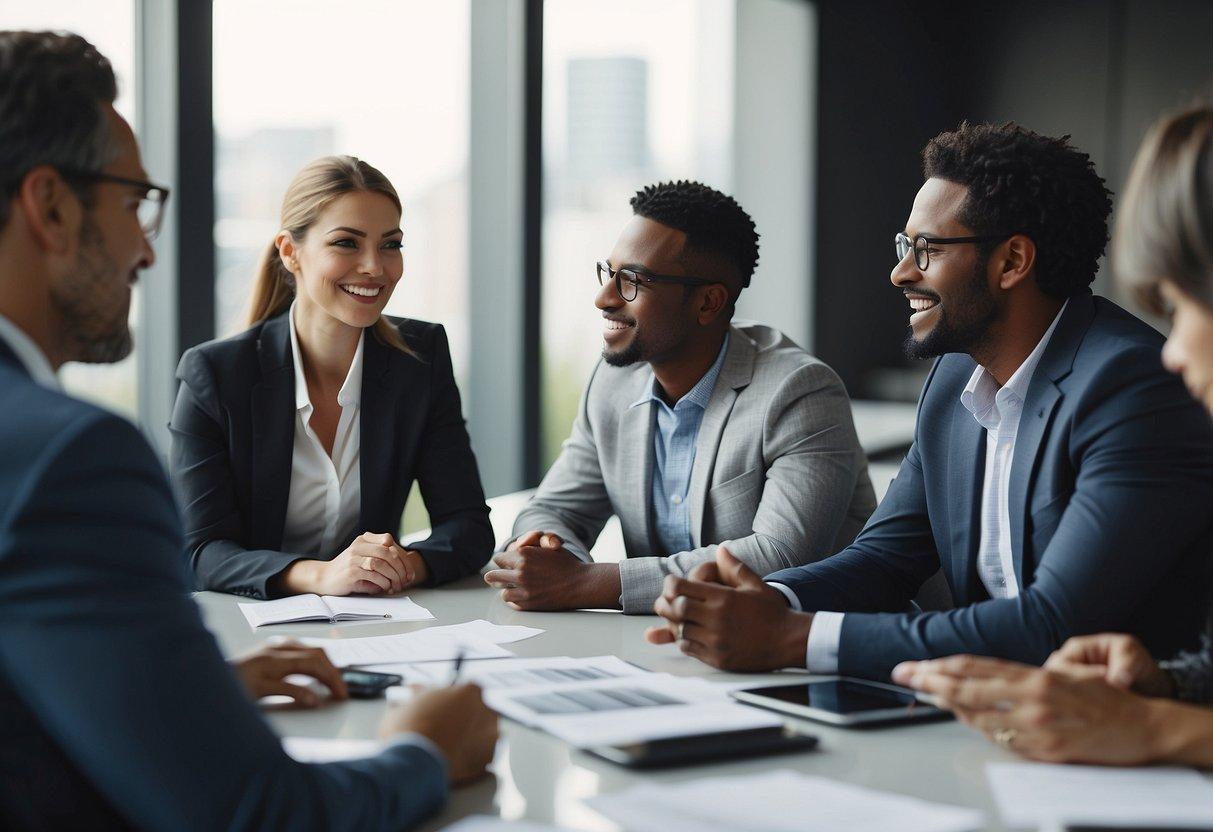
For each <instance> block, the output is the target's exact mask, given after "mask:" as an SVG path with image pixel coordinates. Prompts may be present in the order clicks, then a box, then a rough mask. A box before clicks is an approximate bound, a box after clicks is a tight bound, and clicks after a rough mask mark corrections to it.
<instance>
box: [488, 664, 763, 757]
mask: <svg viewBox="0 0 1213 832" xmlns="http://www.w3.org/2000/svg"><path fill="white" fill-rule="evenodd" d="M728 690H729V686H727V685H717V684H712V683H711V682H707V681H705V680H703V679H695V678H686V677H681V676H671V675H669V674H667V673H648V672H641V673H635V674H628V675H624V676H607V677H601V678H596V679H590V680H585V681H568V682H559V683H552V682H550V681H548V682H543V683H541V684H536V685H530V686H525V687H509V686H506V687H501V686H498V687H491V688H489V689H488V690H486V691H485V695H484V701H485V702H486V703H487V704H488V706H489V707H490V708H492V709H493V710H495V711H497V712H498V713H500V714H502V715H503V716H508V717H510V718H511V719H515V720H517V721H519V722H521V723H523V724H524V725H530V726H532V727H535V728H539V729H540V730H543V731H547V732H548V733H550V734H552V735H553V736H556V737H559V738H560V739H562V740H564V741H565V742H567V743H569V744H570V745H574V746H577V747H579V748H588V747H590V746H595V745H617V744H623V743H631V742H643V741H645V740H653V739H660V738H663V737H681V736H689V735H692V734H701V733H703V732H704V731H737V730H742V729H745V728H766V727H774V726H779V725H782V724H783V720H782V719H780V718H779V716H778V715H776V714H772V713H769V712H767V711H761V710H759V709H757V708H747V707H745V706H744V705H739V704H737V703H736V702H734V701H732V700H731V699H730V698H729V696H728Z"/></svg>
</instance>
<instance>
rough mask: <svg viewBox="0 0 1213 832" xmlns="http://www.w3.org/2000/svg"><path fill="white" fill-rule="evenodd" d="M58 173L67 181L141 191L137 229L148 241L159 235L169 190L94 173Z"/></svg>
mask: <svg viewBox="0 0 1213 832" xmlns="http://www.w3.org/2000/svg"><path fill="white" fill-rule="evenodd" d="M59 172H60V173H61V174H63V176H64V177H66V178H68V179H76V180H79V181H82V182H112V183H114V184H115V185H129V186H130V187H132V188H136V189H138V190H139V191H142V196H141V197H140V198H139V207H138V209H137V213H138V215H139V227H140V228H141V229H143V234H144V236H145V237H147V239H148V240H149V241H151V240H154V239H156V235H157V234H159V233H160V224H161V223H162V222H163V221H164V205H165V203H167V202H168V195H169V189H168V188H166V187H165V186H163V185H155V184H153V183H151V182H144V181H142V180H140V179H127V178H126V177H125V176H111V175H110V174H108V173H99V172H96V171H87V170H71V169H67V170H63V169H60V171H59Z"/></svg>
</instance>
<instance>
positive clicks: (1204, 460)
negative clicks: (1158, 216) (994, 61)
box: [647, 124, 1213, 679]
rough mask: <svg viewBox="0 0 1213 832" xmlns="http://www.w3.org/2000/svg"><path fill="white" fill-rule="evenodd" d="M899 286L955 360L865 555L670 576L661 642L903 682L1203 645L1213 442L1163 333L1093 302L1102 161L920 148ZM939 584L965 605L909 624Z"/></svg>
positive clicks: (973, 147) (917, 319)
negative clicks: (918, 670) (941, 667)
mask: <svg viewBox="0 0 1213 832" xmlns="http://www.w3.org/2000/svg"><path fill="white" fill-rule="evenodd" d="M923 163H924V164H923V172H924V176H925V179H926V181H925V183H924V184H923V186H922V188H921V189H920V190H919V192H918V195H917V197H916V198H915V200H914V206H913V209H912V210H911V212H910V216H909V219H908V220H907V222H906V227H905V229H903V231H901V232H900V233H898V234H897V235H896V238H895V243H896V254H897V265H896V266H895V267H894V269H893V272H892V275H891V279H892V283H893V285H894V286H895V287H896V288H897V289H898V290H900V291H901V292H902V293H903V294H904V295H905V297H906V299H907V301H908V302H909V306H910V310H911V312H912V314H911V316H910V320H909V325H910V330H909V334H908V336H907V339H906V345H905V346H906V354H907V355H908V356H910V357H912V358H932V357H936V356H938V357H939V358H938V360H937V361H936V363H935V366H934V368H933V369H932V371H931V374H930V376H929V377H928V379H927V382H926V384H925V386H924V388H923V391H922V396H921V399H920V401H919V409H918V423H917V429H916V432H915V439H914V444H913V446H912V447H911V448H910V451H909V454H908V455H907V457H906V459H905V462H904V463H903V464H902V466H901V470H900V472H899V473H898V475H897V478H896V480H894V482H893V484H892V485H891V486H890V487H889V491H888V493H887V495H886V496H885V498H884V500H883V502H882V503H881V505H880V507H879V508H878V509H877V510H876V513H875V514H874V515H873V516H872V519H871V520H870V521H869V522H868V524H867V526H866V527H865V528H864V530H863V531H862V532H861V533H860V534H859V537H858V538H856V540H855V542H854V543H853V544H851V545H850V546H848V547H846V548H845V549H843V550H842V551H840V552H839V553H838V554H836V555H834V556H832V557H829V558H826V559H824V560H821V561H819V562H817V563H813V564H809V565H807V566H802V567H798V568H795V569H788V570H784V571H781V572H776V573H774V574H770V575H768V576H767V577H766V581H765V582H764V581H763V579H762V578H761V577H760V576H758V575H756V574H755V573H754V572H752V571H751V570H750V569H749V568H748V567H747V566H746V565H745V564H744V563H741V562H739V561H738V560H737V559H736V558H735V557H734V556H733V554H732V553H731V552H730V551H729V548H728V547H721V548H720V550H719V551H718V552H717V557H716V560H715V562H714V563H711V564H707V565H705V566H703V567H700V568H699V569H697V570H695V571H694V572H692V574H691V575H689V576H687V577H686V578H678V577H671V578H668V579H667V580H666V583H665V587H664V590H663V594H662V597H661V598H660V599H659V600H658V601H657V606H656V608H657V612H658V613H659V614H660V615H662V616H663V617H664V618H665V619H666V621H665V622H664V623H663V625H662V626H660V627H654V628H651V629H650V630H649V631H648V633H647V637H648V639H649V640H650V641H652V642H655V643H671V642H676V643H677V644H678V646H679V647H680V648H681V650H682V651H683V652H684V653H687V654H689V655H692V656H696V657H698V658H700V659H702V660H703V661H705V662H707V663H708V664H711V665H713V666H716V667H720V668H725V669H729V670H773V669H775V668H781V667H801V668H804V667H807V668H808V670H810V671H812V672H814V673H841V674H843V675H848V676H860V677H868V678H873V679H887V678H888V676H889V673H890V671H891V670H892V668H893V667H894V666H895V665H896V664H898V663H899V662H902V661H905V660H909V659H928V658H932V657H937V656H947V655H951V654H953V653H973V654H979V655H988V656H999V657H1003V658H1009V659H1016V660H1019V661H1022V662H1029V663H1032V664H1040V663H1041V662H1043V661H1044V660H1045V659H1046V658H1047V657H1048V656H1049V654H1050V653H1051V652H1052V651H1053V650H1055V649H1057V648H1058V647H1060V646H1061V644H1062V642H1064V641H1065V640H1066V639H1067V638H1069V637H1070V636H1076V635H1080V634H1083V633H1093V632H1098V631H1103V630H1117V631H1124V632H1129V633H1133V634H1135V635H1137V636H1138V637H1139V638H1141V640H1142V641H1143V642H1144V643H1145V644H1146V645H1148V647H1149V648H1150V650H1151V651H1153V652H1154V653H1155V655H1164V656H1165V655H1170V654H1171V653H1173V652H1174V651H1176V650H1177V649H1180V648H1183V647H1189V646H1192V643H1193V642H1194V641H1195V640H1196V637H1197V636H1196V634H1197V633H1198V632H1199V631H1200V629H1201V624H1202V622H1203V620H1204V616H1205V614H1206V611H1207V609H1208V591H1207V590H1208V586H1209V580H1208V578H1209V557H1208V552H1209V545H1210V518H1209V514H1208V512H1207V511H1204V510H1203V508H1202V507H1203V506H1207V505H1208V504H1209V500H1210V498H1213V454H1211V453H1210V450H1209V444H1208V443H1209V441H1210V439H1211V438H1213V433H1211V431H1210V425H1209V420H1208V418H1207V416H1206V415H1205V414H1204V413H1203V412H1202V411H1201V409H1200V407H1199V405H1197V404H1196V403H1195V402H1193V401H1192V399H1191V398H1190V397H1189V396H1188V395H1187V394H1186V391H1185V390H1184V388H1183V386H1182V384H1180V383H1179V382H1178V381H1177V380H1176V379H1175V378H1174V377H1172V376H1170V374H1168V373H1167V372H1166V371H1165V370H1164V369H1163V367H1162V365H1161V364H1160V363H1159V360H1158V354H1159V349H1160V348H1161V346H1162V337H1161V336H1160V335H1159V334H1158V333H1157V332H1155V331H1154V330H1153V329H1151V328H1150V327H1148V326H1147V325H1146V324H1144V323H1142V322H1141V321H1139V320H1138V319H1137V318H1135V317H1133V316H1132V315H1130V314H1129V313H1127V312H1125V311H1124V310H1122V309H1121V308H1120V307H1118V306H1116V305H1115V304H1113V303H1111V302H1110V301H1108V300H1105V299H1103V298H1099V297H1095V296H1093V295H1092V294H1091V290H1090V284H1091V282H1092V281H1093V280H1094V278H1095V275H1096V272H1097V270H1098V261H1099V258H1100V255H1101V254H1102V253H1103V250H1104V246H1105V244H1106V242H1107V218H1108V214H1109V213H1110V211H1111V199H1110V195H1109V193H1108V191H1107V190H1106V189H1105V187H1104V183H1103V180H1102V179H1101V178H1100V177H1099V176H1098V175H1097V174H1096V172H1095V169H1094V166H1093V165H1092V164H1091V161H1090V159H1089V157H1088V156H1087V155H1086V154H1084V153H1080V152H1079V151H1077V150H1075V149H1074V148H1073V147H1072V146H1070V144H1069V137H1064V138H1061V139H1056V138H1050V137H1047V136H1041V135H1038V134H1036V133H1033V132H1031V131H1028V130H1025V129H1022V128H1020V127H1018V126H1016V125H1013V124H1007V125H1002V126H994V125H970V124H962V125H961V126H960V128H959V129H957V130H956V131H954V132H951V133H944V134H941V135H939V136H937V137H936V138H935V139H933V140H932V141H931V142H930V143H929V144H928V145H927V147H926V149H925V151H924V152H923ZM941 569H942V571H943V575H944V577H945V578H946V580H947V582H948V585H949V587H950V589H951V592H952V597H953V599H954V600H955V602H956V607H955V608H954V609H950V610H945V611H932V612H922V611H919V610H917V609H915V608H913V607H911V606H910V602H911V599H912V598H913V597H914V596H915V593H916V592H917V590H918V588H919V587H920V586H921V585H922V583H923V582H924V581H925V580H927V578H928V577H930V576H931V575H932V574H934V573H935V572H936V571H937V570H941Z"/></svg>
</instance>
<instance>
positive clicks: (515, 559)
mask: <svg viewBox="0 0 1213 832" xmlns="http://www.w3.org/2000/svg"><path fill="white" fill-rule="evenodd" d="M493 565H494V566H496V567H497V568H496V569H493V570H491V571H489V572H486V573H485V575H484V582H485V583H487V584H488V585H489V586H492V587H496V588H498V589H500V590H501V600H503V601H505V602H506V603H507V604H509V605H510V606H511V607H513V608H514V609H518V610H570V609H585V608H599V607H613V608H618V607H619V593H620V584H619V567H618V566H617V565H616V564H613V563H585V562H584V561H582V560H581V559H580V558H578V557H577V556H576V555H574V554H573V553H572V552H570V551H569V550H568V549H566V548H565V546H564V540H562V539H561V537H560V535H557V534H553V533H552V532H544V531H531V532H527V533H526V534H523V535H519V536H518V538H517V539H515V540H514V541H513V542H512V543H510V545H509V546H508V547H506V550H505V551H504V552H498V553H497V555H495V556H494V557H493Z"/></svg>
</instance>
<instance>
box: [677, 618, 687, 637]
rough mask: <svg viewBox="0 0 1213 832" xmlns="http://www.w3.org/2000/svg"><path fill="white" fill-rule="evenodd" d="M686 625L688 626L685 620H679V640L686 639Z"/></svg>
mask: <svg viewBox="0 0 1213 832" xmlns="http://www.w3.org/2000/svg"><path fill="white" fill-rule="evenodd" d="M686 626H687V625H686V622H685V621H679V622H678V640H679V641H682V640H684V638H685V636H684V635H683V630H685V629H686Z"/></svg>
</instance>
